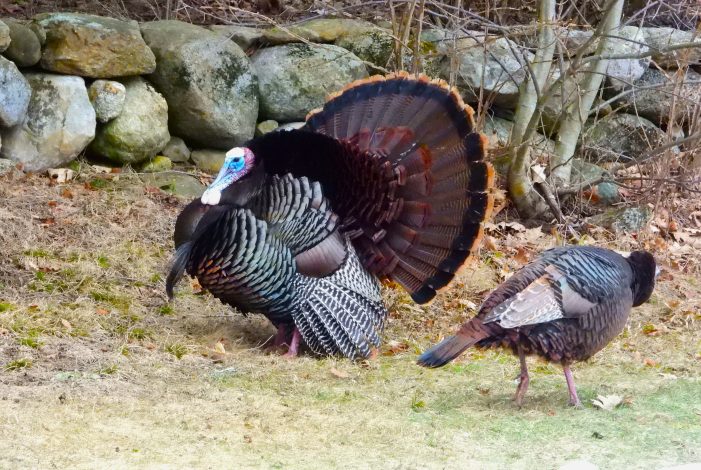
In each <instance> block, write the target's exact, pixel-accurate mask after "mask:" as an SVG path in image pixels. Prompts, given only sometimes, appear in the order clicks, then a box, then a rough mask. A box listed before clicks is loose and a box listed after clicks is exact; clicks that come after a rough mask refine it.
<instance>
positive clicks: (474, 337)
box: [417, 318, 490, 367]
mask: <svg viewBox="0 0 701 470" xmlns="http://www.w3.org/2000/svg"><path fill="white" fill-rule="evenodd" d="M489 336H490V331H489V328H485V325H483V324H482V321H481V320H480V319H479V318H473V319H472V320H470V321H469V322H467V323H465V324H464V325H463V326H462V327H461V328H460V330H459V331H458V333H457V334H456V335H455V336H450V337H448V338H446V339H444V340H443V341H441V342H440V343H438V344H437V345H435V346H433V347H432V348H430V349H428V350H427V351H425V352H424V353H423V354H421V356H419V359H418V361H417V362H418V364H419V365H421V366H424V367H441V366H444V365H446V364H447V363H449V362H450V361H452V360H453V359H455V358H456V357H458V356H459V355H460V354H462V353H463V352H464V351H465V350H466V349H467V348H469V347H470V346H473V345H475V344H476V343H478V342H479V341H481V340H483V339H485V338H488V337H489Z"/></svg>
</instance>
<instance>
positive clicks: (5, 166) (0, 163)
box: [0, 158, 15, 176]
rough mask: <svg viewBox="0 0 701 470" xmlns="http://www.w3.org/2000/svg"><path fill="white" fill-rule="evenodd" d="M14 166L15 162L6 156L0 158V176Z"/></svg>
mask: <svg viewBox="0 0 701 470" xmlns="http://www.w3.org/2000/svg"><path fill="white" fill-rule="evenodd" d="M14 168H15V162H13V161H12V160H10V159H7V158H0V176H4V175H6V174H7V173H9V172H11V171H12V170H13V169H14Z"/></svg>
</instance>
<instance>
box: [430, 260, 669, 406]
mask: <svg viewBox="0 0 701 470" xmlns="http://www.w3.org/2000/svg"><path fill="white" fill-rule="evenodd" d="M656 276H657V269H656V264H655V259H654V258H653V256H652V255H651V254H650V253H648V252H646V251H634V252H632V253H630V254H629V255H628V256H622V255H620V254H618V253H617V252H614V251H611V250H607V249H604V248H596V247H559V248H553V249H550V250H547V251H545V252H543V253H542V254H541V255H540V256H539V257H538V258H536V259H535V260H533V261H532V262H530V263H529V264H527V265H526V266H524V267H523V268H521V269H520V270H518V271H517V272H515V273H514V274H513V275H512V276H511V277H510V278H509V279H507V280H506V281H505V282H504V283H503V284H501V285H500V286H499V287H497V288H496V290H494V292H492V293H491V294H490V295H489V296H488V297H487V299H486V300H485V301H484V303H483V304H482V306H481V307H480V309H479V311H478V313H477V315H476V316H475V317H474V318H473V319H472V320H470V321H468V322H466V323H465V324H463V325H462V326H461V327H460V329H459V330H458V333H457V334H456V335H455V336H451V337H449V338H446V339H445V340H443V342H441V343H439V344H438V345H436V346H434V347H432V348H431V349H429V350H428V351H426V352H424V353H423V354H422V355H421V357H420V358H419V361H418V362H419V364H420V365H422V366H426V367H440V366H443V365H445V364H447V363H448V362H450V361H452V360H453V359H455V358H456V357H458V356H459V355H460V354H461V353H462V352H463V351H465V350H466V349H467V348H469V347H470V346H473V345H477V346H479V347H490V346H504V347H507V348H511V350H512V351H513V352H514V354H517V355H518V356H519V359H520V362H521V375H520V383H519V385H518V388H517V390H516V396H515V400H516V403H517V404H518V405H519V406H521V403H522V401H523V396H524V395H525V394H526V390H527V389H528V381H529V378H528V369H527V367H526V355H529V354H537V355H539V356H541V357H543V358H545V359H547V360H548V361H552V362H557V363H559V364H562V367H563V369H564V372H565V378H566V380H567V387H568V389H569V392H570V404H571V405H574V406H580V405H581V403H580V401H579V397H578V396H577V390H576V388H575V385H574V379H573V378H572V372H571V371H570V364H572V363H573V362H577V361H584V360H586V359H588V358H590V357H591V356H593V355H594V354H595V353H597V352H598V351H599V350H601V349H602V348H603V347H604V346H606V345H607V344H608V343H609V342H610V341H611V340H612V339H613V338H615V337H616V336H617V335H618V334H619V333H620V332H621V331H622V330H623V327H624V326H625V323H626V320H627V319H628V314H629V313H630V310H631V308H632V307H637V306H638V305H640V304H642V303H643V302H645V301H647V300H648V299H649V298H650V295H651V294H652V290H653V288H654V286H655V279H656Z"/></svg>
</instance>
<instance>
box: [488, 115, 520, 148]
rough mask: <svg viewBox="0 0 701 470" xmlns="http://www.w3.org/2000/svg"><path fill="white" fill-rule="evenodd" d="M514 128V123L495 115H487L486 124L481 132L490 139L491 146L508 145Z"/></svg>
mask: <svg viewBox="0 0 701 470" xmlns="http://www.w3.org/2000/svg"><path fill="white" fill-rule="evenodd" d="M513 128H514V123H513V122H511V121H509V120H507V119H502V118H500V117H495V116H487V117H485V119H484V125H483V127H482V129H481V132H482V133H483V134H484V135H485V136H486V137H487V140H488V141H489V148H490V149H491V148H500V147H506V146H507V145H508V144H509V139H510V138H511V130H512V129H513Z"/></svg>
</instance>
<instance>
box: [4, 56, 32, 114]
mask: <svg viewBox="0 0 701 470" xmlns="http://www.w3.org/2000/svg"><path fill="white" fill-rule="evenodd" d="M31 93H32V90H31V88H30V87H29V83H28V82H27V80H26V79H25V78H24V76H23V75H22V74H21V73H20V71H19V70H18V69H17V66H16V65H15V64H14V63H13V62H10V61H9V60H7V59H5V58H4V57H0V127H2V126H5V127H11V126H14V125H16V124H18V123H20V122H21V121H22V120H23V119H24V116H25V114H26V113H27V106H29V97H30V96H31Z"/></svg>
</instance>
